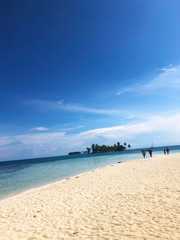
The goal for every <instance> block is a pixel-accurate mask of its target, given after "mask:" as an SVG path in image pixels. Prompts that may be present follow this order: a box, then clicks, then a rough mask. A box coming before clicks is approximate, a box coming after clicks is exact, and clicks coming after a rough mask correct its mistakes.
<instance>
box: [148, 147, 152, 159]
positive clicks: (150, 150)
mask: <svg viewBox="0 0 180 240" xmlns="http://www.w3.org/2000/svg"><path fill="white" fill-rule="evenodd" d="M148 152H149V155H150V157H152V149H149V150H148Z"/></svg>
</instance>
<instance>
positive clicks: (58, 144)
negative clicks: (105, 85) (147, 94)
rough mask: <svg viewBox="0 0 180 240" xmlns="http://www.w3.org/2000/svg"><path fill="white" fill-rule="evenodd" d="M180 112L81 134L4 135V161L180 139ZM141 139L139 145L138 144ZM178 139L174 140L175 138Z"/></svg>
mask: <svg viewBox="0 0 180 240" xmlns="http://www.w3.org/2000/svg"><path fill="white" fill-rule="evenodd" d="M179 122H180V114H176V115H173V116H170V117H167V116H166V117H165V116H164V117H162V116H159V117H158V116H154V117H152V118H151V119H149V120H147V121H144V122H141V123H137V124H129V125H119V126H115V127H109V128H99V129H93V130H89V131H84V132H81V133H78V134H69V135H68V134H66V133H65V132H51V133H36V134H22V135H14V136H7V137H0V150H1V160H10V159H18V158H20V156H21V155H22V153H26V155H25V157H26V156H27V157H28V158H31V157H42V156H54V155H62V154H67V153H68V152H70V151H76V150H80V151H81V150H85V149H86V147H89V146H91V144H92V143H98V144H113V143H114V142H116V141H120V142H122V141H123V142H124V141H127V142H128V143H130V144H131V145H132V147H138V146H139V147H143V146H144V147H148V146H145V145H148V144H150V142H151V140H153V141H154V143H155V144H156V141H157V140H158V141H157V142H158V144H162V145H163V144H166V143H167V142H168V141H169V142H170V141H171V142H172V144H175V142H174V141H176V142H177V141H180V137H179V136H180V125H179ZM137 139H138V144H137V143H136V142H137ZM173 139H174V140H173Z"/></svg>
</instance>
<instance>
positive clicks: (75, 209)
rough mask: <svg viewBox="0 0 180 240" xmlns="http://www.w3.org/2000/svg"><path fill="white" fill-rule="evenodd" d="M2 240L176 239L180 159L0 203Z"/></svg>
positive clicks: (89, 176) (138, 163) (79, 179)
mask: <svg viewBox="0 0 180 240" xmlns="http://www.w3.org/2000/svg"><path fill="white" fill-rule="evenodd" d="M0 239H2V240H11V239H13V240H15V239H17V240H26V239H28V240H35V239H43V240H44V239H54V240H58V239H60V240H62V239H69V240H71V239H76V240H81V239H84V240H91V239H93V240H95V239H96V240H99V239H103V240H105V239H106V240H121V239H122V240H126V239H147V240H151V239H162V240H166V239H170V240H175V239H177V240H179V239H180V154H171V155H169V156H163V155H161V156H156V157H153V158H148V159H140V160H133V161H129V162H124V163H119V164H114V165H110V166H107V167H104V168H102V169H96V170H95V171H91V172H88V173H83V174H81V175H77V176H75V177H71V178H68V179H65V180H62V181H59V182H56V183H53V184H49V185H46V186H44V187H41V188H38V189H33V190H30V191H26V192H24V193H22V194H20V195H17V196H14V197H12V198H9V199H6V200H3V201H1V202H0Z"/></svg>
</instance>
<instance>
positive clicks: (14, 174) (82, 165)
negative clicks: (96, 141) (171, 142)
mask: <svg viewBox="0 0 180 240" xmlns="http://www.w3.org/2000/svg"><path fill="white" fill-rule="evenodd" d="M169 149H170V154H171V153H179V152H180V146H169ZM160 154H163V147H161V148H154V149H153V155H160ZM147 156H148V157H149V154H148V153H147ZM140 158H142V155H141V151H140V149H136V150H127V151H124V152H118V153H106V154H90V155H74V156H60V157H48V158H37V159H27V160H19V161H17V160H16V161H8V162H0V198H1V199H2V198H4V197H8V196H11V195H13V194H16V193H20V192H22V191H24V190H27V189H30V188H33V187H38V186H42V185H44V184H47V183H51V182H54V181H57V180H61V179H64V178H66V177H70V176H74V175H77V174H80V173H82V172H87V171H90V170H93V169H96V168H100V167H104V166H107V165H110V164H114V163H117V162H124V161H129V160H133V159H140Z"/></svg>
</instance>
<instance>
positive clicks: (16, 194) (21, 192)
mask: <svg viewBox="0 0 180 240" xmlns="http://www.w3.org/2000/svg"><path fill="white" fill-rule="evenodd" d="M173 154H178V153H173ZM159 156H164V155H163V154H162V155H155V156H153V158H155V157H159ZM145 159H151V158H150V157H146V158H145ZM138 160H144V158H140V159H132V160H128V161H124V162H121V164H122V163H125V162H130V161H138ZM116 164H120V163H118V162H117V163H113V164H109V165H107V166H104V167H101V168H95V169H94V170H90V171H86V172H82V173H80V174H77V175H72V176H70V177H66V178H63V179H60V180H56V181H52V182H50V183H45V184H42V185H40V186H37V187H32V188H29V189H26V190H22V191H20V192H17V193H12V194H10V195H8V196H5V197H3V198H0V204H1V202H5V201H8V200H11V199H14V198H16V197H18V196H21V195H24V194H26V193H29V192H34V191H38V190H41V189H43V188H46V187H48V186H50V185H51V184H58V183H61V182H63V181H66V179H71V178H74V177H78V176H81V175H83V174H86V173H89V172H93V171H96V170H98V169H103V168H106V167H108V166H111V165H116Z"/></svg>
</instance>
